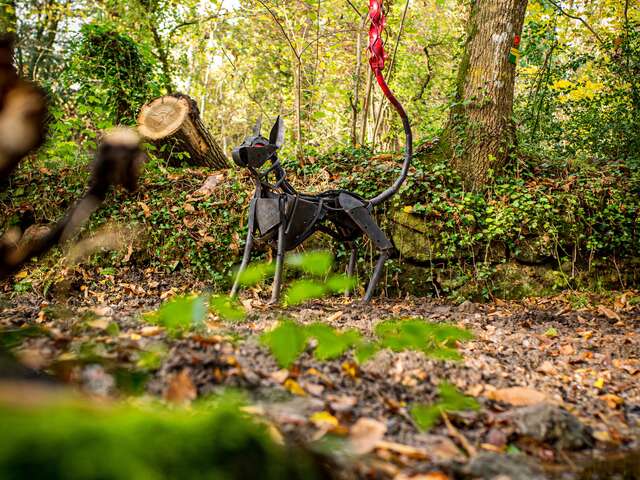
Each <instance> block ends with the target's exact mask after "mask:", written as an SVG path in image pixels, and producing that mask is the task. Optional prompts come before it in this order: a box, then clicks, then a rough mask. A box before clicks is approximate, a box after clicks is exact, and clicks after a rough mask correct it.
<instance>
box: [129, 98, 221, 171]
mask: <svg viewBox="0 0 640 480" xmlns="http://www.w3.org/2000/svg"><path fill="white" fill-rule="evenodd" d="M138 130H139V132H140V134H141V135H142V136H144V137H145V138H147V139H149V140H151V141H153V142H154V143H155V144H156V145H157V146H158V147H159V153H158V155H159V156H161V157H163V158H166V159H167V160H169V161H170V162H173V163H174V164H179V163H180V162H181V161H182V160H186V162H187V163H189V164H190V165H197V166H202V167H213V168H227V167H228V163H227V158H226V156H225V154H224V152H223V151H222V149H221V148H220V146H219V145H218V144H217V143H216V141H215V140H214V139H213V137H212V136H211V134H210V133H209V131H208V130H207V128H206V127H205V126H204V124H203V123H202V120H200V112H199V111H198V106H197V104H196V102H195V101H194V100H193V99H191V98H190V97H188V96H187V95H182V94H180V93H175V94H172V95H166V96H164V97H160V98H157V99H155V100H154V101H152V102H150V103H148V104H146V105H145V106H144V107H142V110H141V111H140V115H139V116H138ZM183 152H186V153H188V158H187V159H183V158H180V157H181V155H179V154H180V153H183Z"/></svg>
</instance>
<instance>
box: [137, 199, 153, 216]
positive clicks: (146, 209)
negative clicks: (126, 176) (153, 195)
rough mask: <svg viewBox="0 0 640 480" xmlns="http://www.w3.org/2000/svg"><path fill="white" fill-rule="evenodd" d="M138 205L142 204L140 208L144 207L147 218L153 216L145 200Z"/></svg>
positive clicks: (143, 211) (143, 210)
mask: <svg viewBox="0 0 640 480" xmlns="http://www.w3.org/2000/svg"><path fill="white" fill-rule="evenodd" d="M138 205H140V208H141V209H142V213H143V214H144V216H145V217H146V218H149V217H150V216H151V210H150V209H149V207H148V206H147V204H146V203H144V202H138Z"/></svg>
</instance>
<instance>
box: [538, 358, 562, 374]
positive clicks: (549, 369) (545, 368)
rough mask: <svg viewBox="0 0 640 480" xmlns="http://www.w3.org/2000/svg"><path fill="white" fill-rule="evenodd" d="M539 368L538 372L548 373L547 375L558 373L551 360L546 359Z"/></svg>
mask: <svg viewBox="0 0 640 480" xmlns="http://www.w3.org/2000/svg"><path fill="white" fill-rule="evenodd" d="M537 370H538V372H541V373H546V374H547V375H555V374H556V373H558V370H556V367H554V366H553V363H551V362H550V361H549V360H545V361H544V362H542V363H541V364H540V366H539V367H538V368H537Z"/></svg>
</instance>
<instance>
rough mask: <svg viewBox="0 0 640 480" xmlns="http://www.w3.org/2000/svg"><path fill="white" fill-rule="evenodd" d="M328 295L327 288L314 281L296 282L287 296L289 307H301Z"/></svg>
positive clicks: (288, 290) (289, 289)
mask: <svg viewBox="0 0 640 480" xmlns="http://www.w3.org/2000/svg"><path fill="white" fill-rule="evenodd" d="M325 293H326V287H325V286H324V285H323V284H322V283H319V282H316V281H314V280H296V281H295V282H293V283H292V284H291V285H290V286H289V288H288V289H287V292H286V294H285V298H286V301H287V304H288V305H299V304H300V303H304V302H306V301H307V300H312V299H315V298H322V297H323V296H324V294H325Z"/></svg>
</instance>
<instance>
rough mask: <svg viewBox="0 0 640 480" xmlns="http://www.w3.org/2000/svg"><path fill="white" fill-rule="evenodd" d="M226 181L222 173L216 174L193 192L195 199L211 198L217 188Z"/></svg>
mask: <svg viewBox="0 0 640 480" xmlns="http://www.w3.org/2000/svg"><path fill="white" fill-rule="evenodd" d="M223 179H224V175H223V174H221V173H216V174H214V175H211V176H209V177H207V179H206V180H205V182H204V184H203V185H202V186H201V187H200V188H199V189H198V190H196V191H195V192H193V196H194V197H205V198H207V197H210V196H211V194H212V193H213V192H215V190H216V188H217V186H218V185H219V184H220V182H222V180H223Z"/></svg>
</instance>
